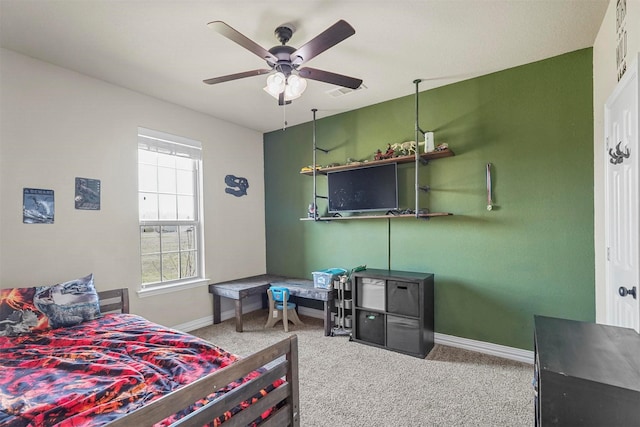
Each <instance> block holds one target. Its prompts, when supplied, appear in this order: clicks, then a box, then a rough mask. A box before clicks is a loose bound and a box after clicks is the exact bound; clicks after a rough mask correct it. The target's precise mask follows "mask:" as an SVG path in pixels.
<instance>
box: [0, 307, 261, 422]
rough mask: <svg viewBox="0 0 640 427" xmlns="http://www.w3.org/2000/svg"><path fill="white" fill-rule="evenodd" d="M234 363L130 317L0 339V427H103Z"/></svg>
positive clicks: (196, 343)
mask: <svg viewBox="0 0 640 427" xmlns="http://www.w3.org/2000/svg"><path fill="white" fill-rule="evenodd" d="M236 359H237V357H236V356H234V355H233V354H230V353H228V352H226V351H224V350H222V349H220V348H219V347H216V346H215V345H212V344H210V343H208V342H206V341H204V340H201V339H199V338H196V337H194V336H192V335H188V334H184V333H181V332H178V331H175V330H172V329H168V328H165V327H162V326H160V325H157V324H155V323H152V322H149V321H147V320H145V319H143V318H141V317H139V316H136V315H131V314H107V315H106V316H104V317H102V318H99V319H96V320H91V321H87V322H84V323H81V324H80V325H76V326H72V327H67V328H58V329H53V330H49V331H46V332H42V333H37V334H28V335H21V336H18V337H0V427H18V426H53V425H56V426H60V427H67V426H80V425H82V426H85V425H92V426H97V425H103V424H106V423H108V422H109V421H112V420H114V419H116V418H118V417H120V416H122V415H123V414H125V413H127V412H131V411H133V410H135V409H137V408H139V407H140V406H142V405H144V404H146V403H148V402H150V401H152V400H155V399H157V398H159V397H161V396H162V395H164V394H167V393H169V392H171V391H173V390H175V389H177V388H178V387H180V386H182V385H184V384H187V383H190V382H192V381H194V380H195V379H197V378H200V377H202V376H204V375H207V374H209V373H211V372H213V371H216V370H217V369H220V368H223V367H225V366H227V365H228V364H230V363H233V362H234V361H235V360H236ZM257 375H259V373H257V372H254V373H252V374H251V375H249V376H248V377H245V378H243V379H239V380H238V382H237V384H233V385H230V386H229V388H231V387H234V386H237V385H238V384H240V383H242V382H244V381H247V380H249V379H250V378H254V377H256V376H257ZM272 388H273V386H270V388H268V389H266V390H265V391H264V392H265V393H266V392H268V391H270V390H271V389H272ZM227 390H228V389H223V390H220V391H219V392H218V393H216V395H215V396H214V395H212V396H209V399H210V400H211V399H215V398H216V397H217V396H218V395H221V394H223V393H224V392H225V391H227ZM259 397H260V396H254V399H256V398H259ZM203 403H205V402H203V401H201V402H198V403H197V404H195V405H194V406H200V405H202V404H203ZM248 404H249V403H248V402H245V404H243V405H242V406H243V407H244V406H247V405H248ZM240 410H241V408H240V407H238V408H235V410H234V411H233V413H235V412H237V411H240ZM233 413H232V412H227V413H226V414H225V416H224V418H229V417H230V416H232V415H233ZM184 415H185V414H177V415H175V416H174V417H172V419H173V420H175V419H177V418H180V417H181V416H184ZM267 415H268V414H263V416H267ZM224 418H223V419H220V420H217V421H216V423H215V424H216V425H217V424H218V423H220V422H222V421H224ZM165 421H167V422H168V421H170V420H169V419H168V420H165Z"/></svg>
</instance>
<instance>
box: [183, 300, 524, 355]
mask: <svg viewBox="0 0 640 427" xmlns="http://www.w3.org/2000/svg"><path fill="white" fill-rule="evenodd" d="M261 309H262V302H255V303H252V304H246V305H243V307H242V312H243V313H250V312H252V311H255V310H261ZM298 313H300V314H302V315H303V316H309V317H315V318H316V319H323V318H324V312H323V311H322V310H316V309H314V308H309V307H298ZM235 316H236V313H235V310H226V311H223V312H221V313H220V320H228V319H231V318H234V317H235ZM212 324H213V316H206V317H202V318H200V319H196V320H193V321H191V322H187V323H182V324H180V325H176V326H174V327H173V328H174V329H177V330H179V331H184V332H190V331H195V330H196V329H199V328H204V327H205V326H209V325H212ZM434 341H435V343H436V344H442V345H448V346H450V347H457V348H462V349H465V350H470V351H475V352H477V353H484V354H489V355H491V356H497V357H502V358H504V359H510V360H515V361H518V362H524V363H529V364H533V357H534V356H533V351H530V350H522V349H520V348H515V347H508V346H505V345H500V344H493V343H489V342H484V341H476V340H471V339H469V338H461V337H456V336H453V335H446V334H441V333H438V332H436V333H435V336H434Z"/></svg>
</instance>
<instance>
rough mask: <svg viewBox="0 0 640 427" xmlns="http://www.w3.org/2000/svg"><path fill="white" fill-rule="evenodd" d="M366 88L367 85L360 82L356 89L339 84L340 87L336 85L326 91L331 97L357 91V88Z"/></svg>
mask: <svg viewBox="0 0 640 427" xmlns="http://www.w3.org/2000/svg"><path fill="white" fill-rule="evenodd" d="M366 88H367V87H366V86H365V85H364V83H363V84H361V85H360V86H359V87H358V89H351V88H348V87H343V86H340V87H337V88H335V89H331V90H330V91H327V94H328V95H329V96H331V97H333V98H338V97H340V96H344V95H348V94H350V93H353V92H357V91H359V90H363V89H366Z"/></svg>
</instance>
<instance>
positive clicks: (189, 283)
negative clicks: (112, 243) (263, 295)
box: [136, 127, 209, 297]
mask: <svg viewBox="0 0 640 427" xmlns="http://www.w3.org/2000/svg"><path fill="white" fill-rule="evenodd" d="M137 142H138V148H137V151H136V152H137V153H138V158H137V166H138V183H137V184H138V185H137V187H138V188H137V192H138V234H139V236H138V239H139V243H140V250H139V253H138V262H139V265H140V275H141V276H140V287H139V290H138V295H139V296H141V297H143V296H150V295H157V294H162V293H170V292H174V291H176V290H182V289H188V288H194V287H199V286H203V285H207V284H208V282H209V281H208V280H207V279H206V278H205V265H204V215H203V208H202V206H203V193H202V188H203V185H202V184H203V179H202V175H203V174H202V163H203V162H202V144H201V143H200V142H199V141H195V140H191V139H189V138H185V137H181V136H177V135H171V134H168V133H166V132H160V131H156V130H152V129H146V128H143V127H138V138H137ZM140 150H147V151H152V152H158V153H162V154H169V155H172V156H175V157H181V158H189V159H191V160H192V161H193V162H194V165H193V173H194V177H193V180H194V182H193V193H194V194H193V195H194V200H193V202H194V206H193V215H194V218H193V219H183V220H180V219H178V218H177V216H178V215H176V218H172V219H160V206H158V218H157V219H142V218H141V214H142V212H141V205H140V196H141V195H142V194H143V193H147V194H149V193H151V194H153V193H155V194H157V195H160V194H163V193H165V194H173V195H175V196H176V200H177V197H178V196H179V195H180V192H179V189H178V188H177V187H176V189H175V191H172V192H170V193H166V192H161V191H160V189H158V188H156V190H155V191H148V189H145V191H142V190H141V182H140V169H141V165H143V164H145V163H144V162H143V161H141V156H140ZM147 164H148V163H147ZM157 166H158V165H156V168H157ZM174 170H175V171H178V170H179V167H178V166H174ZM176 209H177V207H176ZM176 212H177V210H176ZM182 226H187V227H193V228H194V233H195V237H196V239H195V240H196V241H195V244H194V248H193V250H194V251H195V253H196V255H195V261H196V271H195V275H194V276H189V277H185V278H180V277H179V278H177V279H168V280H163V278H162V275H163V269H162V258H163V255H166V254H170V253H174V254H176V253H177V254H178V258H179V259H180V258H181V253H182V252H181V249H180V243H179V242H180V240H179V242H178V250H177V251H175V250H167V251H166V252H165V251H164V250H163V248H162V246H161V244H162V243H161V242H162V236H163V233H165V231H164V228H166V227H182ZM146 227H154V228H156V227H158V230H159V231H158V232H159V233H160V234H159V248H158V255H159V257H160V267H159V268H160V281H156V282H147V283H144V282H143V268H144V267H143V258H144V256H145V255H148V254H144V253H143V249H142V244H143V242H142V239H143V237H142V236H143V228H146ZM154 232H155V231H154ZM181 271H182V266H181V265H180V263H179V267H178V275H181V274H182V273H181Z"/></svg>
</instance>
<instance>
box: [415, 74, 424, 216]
mask: <svg viewBox="0 0 640 427" xmlns="http://www.w3.org/2000/svg"><path fill="white" fill-rule="evenodd" d="M421 81H422V80H420V79H416V80H414V81H413V83H414V84H415V85H416V126H415V130H416V151H415V153H414V154H415V157H416V168H415V169H416V170H415V181H416V182H415V193H416V196H415V197H416V212H415V214H416V218H420V214H419V206H420V205H419V202H420V199H419V197H420V187H419V184H418V176H419V172H418V171H419V167H420V149H419V147H420V146H419V145H418V132H419V131H420V125H419V124H418V85H419V84H420V82H421ZM425 144H426V143H425Z"/></svg>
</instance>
